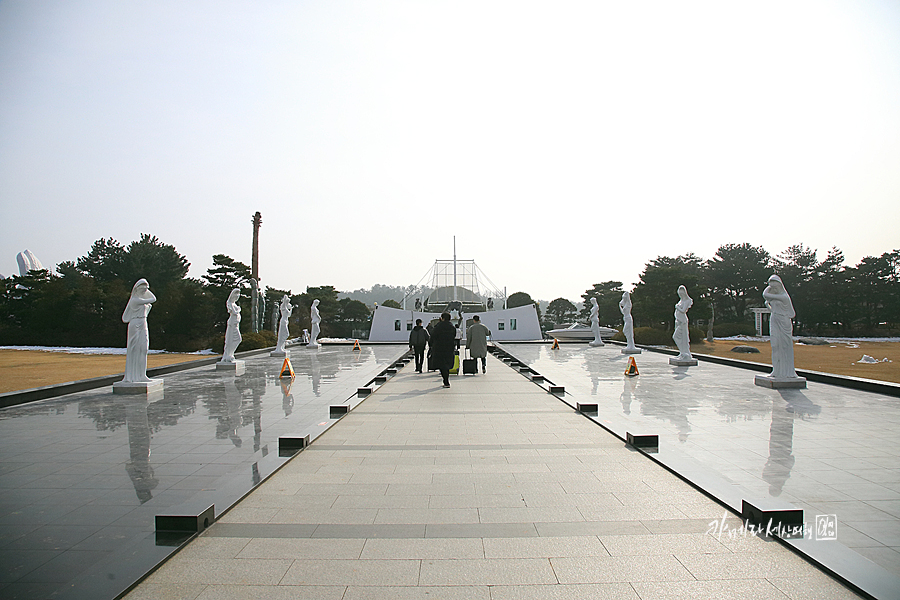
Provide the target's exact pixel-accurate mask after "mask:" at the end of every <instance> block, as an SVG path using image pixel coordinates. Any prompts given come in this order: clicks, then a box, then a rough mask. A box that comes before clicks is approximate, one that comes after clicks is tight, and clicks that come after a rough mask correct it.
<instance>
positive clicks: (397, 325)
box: [394, 319, 400, 331]
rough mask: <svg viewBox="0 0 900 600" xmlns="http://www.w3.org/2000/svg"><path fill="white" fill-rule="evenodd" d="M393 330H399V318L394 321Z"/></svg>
mask: <svg viewBox="0 0 900 600" xmlns="http://www.w3.org/2000/svg"><path fill="white" fill-rule="evenodd" d="M394 331H400V319H397V320H396V321H394Z"/></svg>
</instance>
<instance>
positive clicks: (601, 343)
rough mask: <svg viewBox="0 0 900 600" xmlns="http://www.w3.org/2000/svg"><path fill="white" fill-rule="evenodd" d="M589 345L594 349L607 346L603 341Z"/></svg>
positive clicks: (596, 341)
mask: <svg viewBox="0 0 900 600" xmlns="http://www.w3.org/2000/svg"><path fill="white" fill-rule="evenodd" d="M588 345H589V346H593V347H594V348H599V347H601V346H605V345H606V344H604V343H603V341H602V340H601V341H598V340H594V341H592V342H591V343H590V344H588Z"/></svg>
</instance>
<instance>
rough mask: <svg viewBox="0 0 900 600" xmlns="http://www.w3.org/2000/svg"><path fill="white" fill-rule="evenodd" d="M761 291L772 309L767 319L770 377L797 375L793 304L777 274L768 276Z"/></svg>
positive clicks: (785, 377)
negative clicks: (795, 367)
mask: <svg viewBox="0 0 900 600" xmlns="http://www.w3.org/2000/svg"><path fill="white" fill-rule="evenodd" d="M768 284H769V285H768V286H767V287H766V289H765V290H764V291H763V299H764V300H765V301H766V307H767V308H768V309H769V310H771V311H772V315H771V317H770V320H769V340H770V342H771V344H772V377H774V378H776V379H788V378H794V377H797V372H796V371H795V370H794V339H793V337H792V334H793V332H794V325H793V323H792V322H791V319H793V318H794V316H795V313H794V305H793V303H792V302H791V297H790V296H788V293H787V290H785V289H784V283H783V282H782V281H781V278H780V277H779V276H778V275H772V276H771V277H769V281H768Z"/></svg>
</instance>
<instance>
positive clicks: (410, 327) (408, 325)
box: [406, 321, 412, 331]
mask: <svg viewBox="0 0 900 600" xmlns="http://www.w3.org/2000/svg"><path fill="white" fill-rule="evenodd" d="M406 330H407V331H412V321H407V322H406Z"/></svg>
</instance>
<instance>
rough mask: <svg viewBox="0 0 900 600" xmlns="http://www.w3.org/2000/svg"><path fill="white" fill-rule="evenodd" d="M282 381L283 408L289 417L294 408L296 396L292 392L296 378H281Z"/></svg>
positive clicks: (285, 414)
mask: <svg viewBox="0 0 900 600" xmlns="http://www.w3.org/2000/svg"><path fill="white" fill-rule="evenodd" d="M280 382H281V410H283V411H284V416H286V417H289V416H290V415H291V412H293V410H294V396H293V394H291V386H292V385H294V380H293V379H290V378H283V379H281V380H280Z"/></svg>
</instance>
